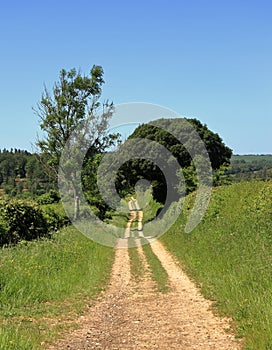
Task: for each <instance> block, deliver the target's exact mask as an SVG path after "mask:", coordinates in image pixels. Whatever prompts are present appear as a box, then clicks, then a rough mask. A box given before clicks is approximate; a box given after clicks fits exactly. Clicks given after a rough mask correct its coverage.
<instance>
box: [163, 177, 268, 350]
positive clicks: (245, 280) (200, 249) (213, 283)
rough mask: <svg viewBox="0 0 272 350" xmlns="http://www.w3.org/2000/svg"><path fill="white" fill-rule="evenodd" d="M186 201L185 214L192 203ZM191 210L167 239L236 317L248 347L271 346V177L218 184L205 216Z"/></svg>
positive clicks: (222, 310)
mask: <svg viewBox="0 0 272 350" xmlns="http://www.w3.org/2000/svg"><path fill="white" fill-rule="evenodd" d="M193 200H194V198H193V195H191V196H189V197H188V198H187V200H186V205H185V208H184V213H188V212H189V210H190V208H191V207H192V203H193ZM185 222H186V215H185V214H183V215H182V216H181V217H180V218H179V220H178V221H177V222H176V224H175V225H174V226H173V227H172V228H171V230H170V231H169V232H167V233H166V234H165V235H164V236H163V237H162V238H161V240H162V242H163V243H164V244H165V245H166V247H167V248H168V249H169V250H170V251H171V252H172V253H174V255H176V256H177V257H178V259H179V260H180V261H181V263H182V265H183V266H184V269H185V270H186V271H187V273H188V274H189V275H190V276H191V277H192V278H193V279H194V280H195V281H196V282H197V284H198V285H199V287H200V288H201V290H202V292H203V293H204V295H205V296H206V297H208V298H209V299H211V300H213V301H214V304H215V305H216V306H217V307H218V309H219V311H220V313H222V314H225V315H228V316H231V317H232V318H233V328H234V330H235V332H236V333H237V335H238V336H239V337H245V339H246V340H245V345H244V349H247V350H256V349H258V350H262V349H263V350H268V349H272V317H271V314H272V182H260V181H255V182H249V183H239V184H233V185H231V186H225V187H221V188H215V189H214V191H213V195H212V200H211V202H210V206H209V209H208V211H207V213H206V215H205V218H204V220H203V221H202V222H201V224H199V226H198V227H197V228H196V229H195V230H194V231H193V232H191V233H187V234H186V233H184V231H183V228H184V225H185Z"/></svg>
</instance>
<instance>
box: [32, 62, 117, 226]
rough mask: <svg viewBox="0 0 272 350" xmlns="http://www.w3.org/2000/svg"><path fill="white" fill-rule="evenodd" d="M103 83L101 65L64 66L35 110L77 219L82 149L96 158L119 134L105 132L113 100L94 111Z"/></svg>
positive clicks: (45, 148) (43, 147) (46, 151)
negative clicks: (70, 193)
mask: <svg viewBox="0 0 272 350" xmlns="http://www.w3.org/2000/svg"><path fill="white" fill-rule="evenodd" d="M103 83H104V80H103V69H102V67H101V66H95V65H94V66H93V67H92V69H91V70H90V73H89V76H88V75H87V76H86V75H82V74H81V72H80V71H77V70H76V69H71V70H70V71H68V72H67V71H66V70H64V69H62V70H61V72H60V75H59V80H58V81H57V82H56V83H55V85H54V87H53V91H52V94H50V93H49V91H48V89H47V88H45V91H44V93H43V95H42V99H41V101H40V102H39V103H38V105H37V109H36V110H35V112H36V114H37V115H38V116H39V118H40V127H41V130H42V131H43V135H44V136H43V139H42V140H39V141H38V142H37V146H38V147H39V149H40V151H41V153H42V154H43V155H44V156H45V157H47V158H48V159H47V164H48V166H50V167H51V169H53V170H54V172H55V176H56V175H57V174H58V173H59V174H60V172H59V167H60V170H61V174H64V175H65V180H64V181H65V182H66V184H68V186H69V187H70V188H71V189H72V191H73V193H74V216H75V219H77V218H78V216H79V200H78V193H79V188H80V186H81V181H80V180H81V179H80V173H81V169H82V161H81V155H82V152H84V153H85V151H88V157H87V158H92V159H93V157H94V156H95V155H96V154H97V153H100V152H103V151H104V150H105V148H107V147H108V146H110V145H112V144H113V143H114V141H115V139H116V137H117V136H116V135H108V134H107V133H106V130H107V126H108V120H109V118H110V117H111V115H112V113H113V104H112V103H108V102H106V103H104V104H103V111H102V113H100V114H95V113H96V112H97V110H98V108H99V107H100V105H101V103H100V102H99V99H100V97H101V87H102V84H103ZM61 156H62V158H61ZM60 159H62V162H60ZM83 166H84V165H83Z"/></svg>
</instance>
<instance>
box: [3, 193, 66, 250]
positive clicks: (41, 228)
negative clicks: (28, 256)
mask: <svg viewBox="0 0 272 350" xmlns="http://www.w3.org/2000/svg"><path fill="white" fill-rule="evenodd" d="M68 224H69V219H68V218H67V216H66V214H65V211H64V209H63V207H62V205H61V204H57V203H55V204H47V205H44V206H39V205H38V204H37V203H36V202H34V201H25V200H21V199H9V200H1V201H0V246H3V245H7V244H17V243H18V242H19V241H22V240H25V241H31V240H33V239H38V238H41V237H50V234H51V233H52V232H53V231H56V230H58V229H60V228H61V227H63V226H65V225H68Z"/></svg>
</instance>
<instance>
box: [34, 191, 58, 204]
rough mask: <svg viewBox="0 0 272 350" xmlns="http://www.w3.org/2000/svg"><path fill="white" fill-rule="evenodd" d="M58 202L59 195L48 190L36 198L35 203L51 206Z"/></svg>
mask: <svg viewBox="0 0 272 350" xmlns="http://www.w3.org/2000/svg"><path fill="white" fill-rule="evenodd" d="M59 201H60V195H59V192H58V191H56V190H50V191H49V192H47V193H45V194H42V195H40V196H39V197H38V198H37V202H38V203H39V204H53V203H58V202H59Z"/></svg>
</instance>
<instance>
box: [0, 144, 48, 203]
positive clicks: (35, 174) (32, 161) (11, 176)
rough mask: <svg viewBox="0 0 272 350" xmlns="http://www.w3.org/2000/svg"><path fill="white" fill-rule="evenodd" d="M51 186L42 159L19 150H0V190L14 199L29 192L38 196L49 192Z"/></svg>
mask: <svg viewBox="0 0 272 350" xmlns="http://www.w3.org/2000/svg"><path fill="white" fill-rule="evenodd" d="M52 186H53V184H52V182H50V179H49V175H48V173H47V172H46V171H45V168H44V167H43V166H42V159H41V158H40V157H39V156H38V155H36V154H31V153H30V152H28V151H25V150H20V149H16V148H15V149H11V150H6V149H3V150H0V189H1V190H2V193H5V194H7V195H10V196H11V197H14V196H16V195H22V194H23V193H26V192H29V193H31V194H32V195H39V194H43V193H45V192H47V191H49V190H50V189H51V188H52Z"/></svg>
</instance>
